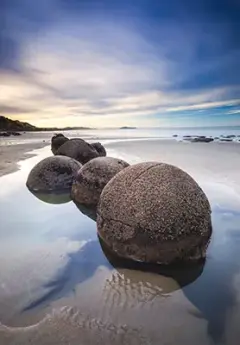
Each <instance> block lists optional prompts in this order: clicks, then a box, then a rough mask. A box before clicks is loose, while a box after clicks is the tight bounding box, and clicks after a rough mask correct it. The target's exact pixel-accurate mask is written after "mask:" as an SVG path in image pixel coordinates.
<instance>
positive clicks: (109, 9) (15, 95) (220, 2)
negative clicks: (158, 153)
mask: <svg viewBox="0 0 240 345" xmlns="http://www.w3.org/2000/svg"><path fill="white" fill-rule="evenodd" d="M239 17H240V2H239V0H201V1H199V0H196V1H192V0H166V1H163V0H156V1H154V0H132V1H131V0H121V1H120V0H118V1H115V0H102V1H96V0H41V1H33V0H2V1H1V2H0V87H1V89H0V114H1V115H3V116H6V117H10V118H12V119H17V120H21V121H27V122H30V123H32V124H34V125H37V126H43V127H51V126H58V127H64V126H88V127H118V126H125V125H126V126H137V127H155V126H156V127H184V126H188V127H190V126H237V125H240V39H239V37H240V20H239Z"/></svg>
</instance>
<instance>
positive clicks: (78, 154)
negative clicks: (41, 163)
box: [56, 139, 99, 164]
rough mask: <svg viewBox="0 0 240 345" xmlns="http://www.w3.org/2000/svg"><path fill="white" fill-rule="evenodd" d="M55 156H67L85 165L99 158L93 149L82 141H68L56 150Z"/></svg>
mask: <svg viewBox="0 0 240 345" xmlns="http://www.w3.org/2000/svg"><path fill="white" fill-rule="evenodd" d="M56 154H57V155H61V156H67V157H71V158H74V159H76V160H77V161H78V162H80V163H82V164H85V163H87V162H88V161H90V160H91V159H93V158H96V157H99V154H98V152H97V151H96V150H95V148H94V147H93V146H92V145H90V144H88V143H87V142H86V141H85V140H83V139H70V140H68V141H67V142H65V143H64V144H63V145H62V146H60V148H59V149H58V150H57V153H56Z"/></svg>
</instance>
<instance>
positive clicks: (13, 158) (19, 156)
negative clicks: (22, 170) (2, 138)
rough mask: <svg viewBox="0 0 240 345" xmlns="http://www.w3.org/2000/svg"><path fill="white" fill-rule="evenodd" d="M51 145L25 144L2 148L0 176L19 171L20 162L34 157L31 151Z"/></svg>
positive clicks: (3, 146)
mask: <svg viewBox="0 0 240 345" xmlns="http://www.w3.org/2000/svg"><path fill="white" fill-rule="evenodd" d="M47 145H49V143H46V142H45V143H44V142H42V143H35V144H33V143H31V144H28V143H23V144H13V145H2V146H0V176H3V175H5V174H10V173H12V172H14V171H16V170H18V169H19V165H18V162H19V161H22V160H24V159H27V158H30V157H32V156H33V154H32V153H31V151H33V150H37V149H40V148H42V147H44V146H47Z"/></svg>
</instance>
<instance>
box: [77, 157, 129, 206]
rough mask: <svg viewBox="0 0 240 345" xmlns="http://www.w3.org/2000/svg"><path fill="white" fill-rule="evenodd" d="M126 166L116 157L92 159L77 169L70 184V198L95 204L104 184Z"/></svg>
mask: <svg viewBox="0 0 240 345" xmlns="http://www.w3.org/2000/svg"><path fill="white" fill-rule="evenodd" d="M127 166H129V164H128V163H126V162H124V161H123V160H121V159H117V158H112V157H98V158H94V159H92V160H91V161H90V162H88V163H86V164H85V165H84V166H83V167H82V168H81V169H80V170H79V172H78V174H77V177H76V180H75V181H74V183H73V185H72V191H71V196H72V199H73V200H74V201H76V202H77V203H81V204H84V205H97V204H98V202H99V198H100V195H101V193H102V190H103V188H104V187H105V186H106V184H107V183H108V182H109V181H110V180H111V179H112V178H113V177H114V176H115V175H116V174H117V173H119V171H121V170H123V169H124V168H126V167H127Z"/></svg>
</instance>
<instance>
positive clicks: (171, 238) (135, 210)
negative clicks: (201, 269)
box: [97, 162, 212, 264]
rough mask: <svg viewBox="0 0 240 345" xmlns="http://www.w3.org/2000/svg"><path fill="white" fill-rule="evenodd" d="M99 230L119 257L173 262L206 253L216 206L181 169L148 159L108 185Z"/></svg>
mask: <svg viewBox="0 0 240 345" xmlns="http://www.w3.org/2000/svg"><path fill="white" fill-rule="evenodd" d="M97 228H98V233H99V236H100V237H101V239H102V240H103V241H104V243H105V244H106V245H107V246H108V248H109V249H111V250H112V251H113V252H115V254H117V255H118V256H119V257H122V258H127V259H132V260H135V261H140V262H151V263H158V264H171V263H176V262H192V261H197V260H200V259H203V258H205V256H206V250H207V247H208V244H209V241H210V237H211V234H212V227H211V208H210V204H209V202H208V199H207V197H206V195H205V194H204V192H203V191H202V189H201V188H200V187H199V185H198V184H197V183H196V182H195V180H194V179H193V178H192V177H191V176H189V175H188V174H187V173H186V172H184V171H182V170H181V169H179V168H177V167H175V166H172V165H169V164H164V163H157V162H147V163H139V164H136V165H132V166H129V167H128V168H126V169H124V170H123V171H121V172H119V173H118V174H117V175H116V176H115V177H113V179H112V180H111V181H110V182H109V183H108V184H107V185H106V186H105V188H104V189H103V191H102V193H101V197H100V201H99V205H98V210H97Z"/></svg>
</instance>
